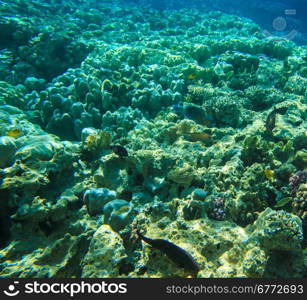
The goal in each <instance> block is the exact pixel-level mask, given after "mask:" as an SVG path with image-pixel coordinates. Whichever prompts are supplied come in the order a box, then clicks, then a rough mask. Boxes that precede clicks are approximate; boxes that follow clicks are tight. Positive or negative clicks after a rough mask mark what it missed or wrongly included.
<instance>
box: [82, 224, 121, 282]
mask: <svg viewBox="0 0 307 300" xmlns="http://www.w3.org/2000/svg"><path fill="white" fill-rule="evenodd" d="M125 256H126V254H125V248H124V246H123V241H122V239H121V237H120V236H119V235H118V234H117V233H115V232H114V231H113V230H112V229H111V227H110V226H109V225H102V226H100V227H99V228H98V230H97V231H96V232H95V234H94V236H93V238H92V240H91V242H90V245H89V250H88V252H87V254H86V255H85V257H84V259H83V261H82V262H81V265H82V275H81V276H82V277H91V278H103V277H118V276H119V266H120V262H121V261H122V259H124V258H125Z"/></svg>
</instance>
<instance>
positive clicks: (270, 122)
mask: <svg viewBox="0 0 307 300" xmlns="http://www.w3.org/2000/svg"><path fill="white" fill-rule="evenodd" d="M287 109H288V107H280V108H275V109H273V110H272V111H271V112H270V113H269V115H268V117H267V119H266V121H265V128H266V130H267V131H270V132H271V131H272V130H273V129H274V127H275V123H276V115H277V114H281V115H283V114H285V113H286V111H287Z"/></svg>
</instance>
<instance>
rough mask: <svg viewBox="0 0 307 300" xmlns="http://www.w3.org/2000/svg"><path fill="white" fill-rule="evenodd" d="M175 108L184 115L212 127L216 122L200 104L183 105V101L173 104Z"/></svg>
mask: <svg viewBox="0 0 307 300" xmlns="http://www.w3.org/2000/svg"><path fill="white" fill-rule="evenodd" d="M173 109H174V111H175V112H176V113H177V114H179V115H181V116H182V117H185V118H187V119H190V120H193V121H194V122H196V123H198V124H200V125H205V126H208V127H211V126H214V124H215V122H214V119H213V117H212V116H211V115H210V114H208V113H206V112H205V110H204V109H202V108H201V107H199V106H196V105H192V104H186V105H183V104H182V103H181V104H175V105H173Z"/></svg>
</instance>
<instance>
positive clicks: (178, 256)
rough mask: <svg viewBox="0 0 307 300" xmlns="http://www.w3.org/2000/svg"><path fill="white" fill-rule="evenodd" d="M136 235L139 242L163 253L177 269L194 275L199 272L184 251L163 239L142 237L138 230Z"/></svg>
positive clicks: (195, 264) (194, 262) (189, 255)
mask: <svg viewBox="0 0 307 300" xmlns="http://www.w3.org/2000/svg"><path fill="white" fill-rule="evenodd" d="M136 233H137V235H138V236H139V238H140V239H141V240H143V241H144V242H146V243H147V244H149V245H150V246H152V247H153V248H155V249H158V250H160V251H161V252H163V253H165V254H166V255H167V257H168V258H169V259H170V260H172V261H173V262H174V263H176V264H177V265H178V266H179V267H181V268H184V269H185V270H186V271H189V272H191V273H193V274H195V275H196V274H197V273H198V272H199V270H200V268H199V265H198V263H197V262H196V261H195V260H194V258H193V257H192V256H191V254H189V253H188V252H187V251H185V250H184V249H182V248H180V247H178V246H177V245H175V244H173V243H171V242H169V241H167V240H164V239H151V238H148V237H146V236H144V235H142V234H141V233H140V232H139V231H138V230H137V231H136Z"/></svg>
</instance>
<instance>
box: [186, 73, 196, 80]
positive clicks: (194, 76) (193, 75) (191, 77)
mask: <svg viewBox="0 0 307 300" xmlns="http://www.w3.org/2000/svg"><path fill="white" fill-rule="evenodd" d="M196 77H197V75H196V74H195V73H191V74H189V75H188V79H189V80H193V79H195V78H196Z"/></svg>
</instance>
